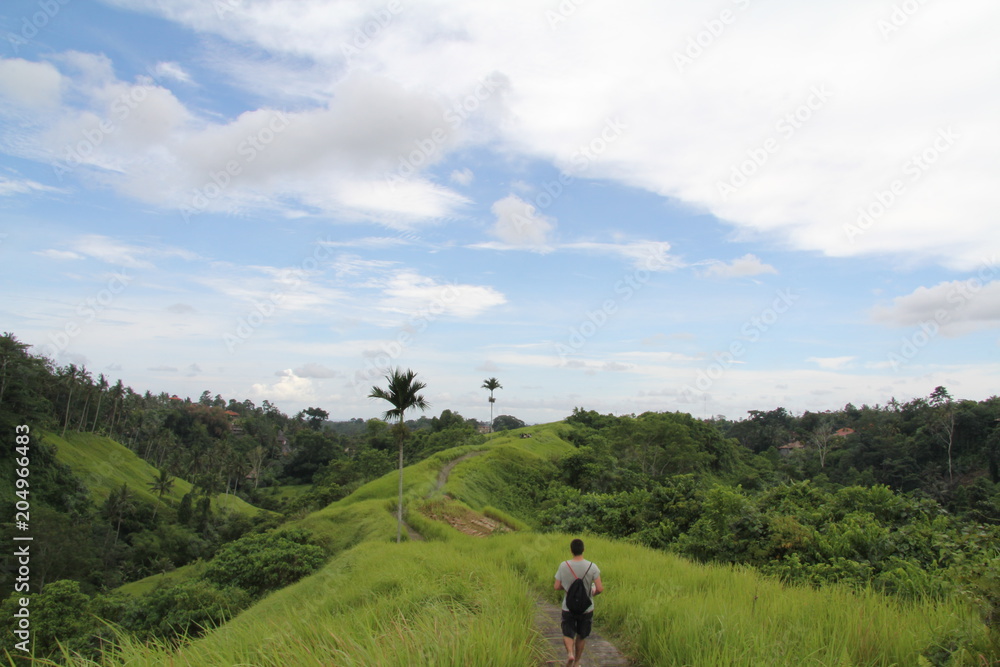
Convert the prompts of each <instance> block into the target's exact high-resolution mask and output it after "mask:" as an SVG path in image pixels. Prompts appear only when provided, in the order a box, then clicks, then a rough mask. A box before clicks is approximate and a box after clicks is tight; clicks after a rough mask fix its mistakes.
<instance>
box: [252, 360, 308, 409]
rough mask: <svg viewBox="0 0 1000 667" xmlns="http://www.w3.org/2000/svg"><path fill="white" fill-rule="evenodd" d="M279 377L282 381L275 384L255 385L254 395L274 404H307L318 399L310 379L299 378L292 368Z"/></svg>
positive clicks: (281, 373)
mask: <svg viewBox="0 0 1000 667" xmlns="http://www.w3.org/2000/svg"><path fill="white" fill-rule="evenodd" d="M279 375H280V376H281V379H280V380H278V381H277V382H275V383H273V384H267V383H263V382H261V383H254V384H253V386H252V392H253V395H254V396H257V397H260V398H266V399H267V400H269V401H272V402H274V401H289V402H294V403H296V404H307V403H310V402H313V401H314V400H315V399H316V391H315V389H314V387H313V383H312V380H310V379H309V378H304V377H299V376H298V375H296V374H295V372H294V371H293V370H291V369H290V368H289V369H286V370H284V371H281V372H280V373H279Z"/></svg>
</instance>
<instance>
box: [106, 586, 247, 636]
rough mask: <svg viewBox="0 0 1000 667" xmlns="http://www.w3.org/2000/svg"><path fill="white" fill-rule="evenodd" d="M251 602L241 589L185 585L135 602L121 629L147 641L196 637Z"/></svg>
mask: <svg viewBox="0 0 1000 667" xmlns="http://www.w3.org/2000/svg"><path fill="white" fill-rule="evenodd" d="M250 602H251V599H250V595H249V594H247V593H246V592H245V591H242V590H240V589H238V588H233V587H226V588H221V589H220V588H216V587H215V586H213V585H212V584H210V583H209V582H207V581H201V580H194V581H185V582H184V583H180V584H177V585H174V586H165V587H163V588H158V589H156V590H154V591H153V592H151V593H149V594H148V595H144V596H142V597H140V598H137V599H136V600H134V601H133V602H132V603H131V604H129V605H127V607H126V609H125V611H124V613H123V617H122V626H123V627H124V628H125V629H127V630H129V631H131V632H134V633H135V634H137V635H138V636H140V637H144V638H152V637H157V638H164V639H175V638H177V637H196V636H199V635H201V634H202V633H203V632H204V631H205V630H206V629H209V628H212V627H215V626H217V625H220V624H222V623H225V622H226V621H228V620H229V619H230V618H232V617H233V616H235V615H236V613H237V612H239V611H240V610H241V609H243V608H244V607H247V606H249V604H250Z"/></svg>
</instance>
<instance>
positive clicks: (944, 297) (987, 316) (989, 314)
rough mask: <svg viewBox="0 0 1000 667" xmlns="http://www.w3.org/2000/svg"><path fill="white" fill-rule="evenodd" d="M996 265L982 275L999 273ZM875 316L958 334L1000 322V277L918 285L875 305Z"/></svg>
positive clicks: (878, 319)
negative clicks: (989, 279)
mask: <svg viewBox="0 0 1000 667" xmlns="http://www.w3.org/2000/svg"><path fill="white" fill-rule="evenodd" d="M997 271H998V269H997V267H996V266H995V265H991V266H987V267H985V268H984V270H982V271H980V275H981V276H983V277H985V278H988V277H991V276H993V275H996V273H997ZM872 318H873V319H874V320H875V321H876V322H878V323H880V324H885V325H889V326H897V327H906V326H914V325H927V326H930V327H932V328H933V329H934V330H935V331H938V330H940V331H941V333H942V334H944V335H947V336H958V335H962V334H966V333H969V332H971V331H977V330H981V329H986V328H993V327H998V326H1000V281H997V280H992V281H988V282H984V280H982V279H980V278H970V279H968V280H952V281H947V282H942V283H938V284H937V285H934V286H933V287H918V288H917V289H915V290H914V291H913V292H911V293H910V294H906V295H903V296H899V297H896V298H895V299H893V300H892V303H891V304H888V305H880V306H877V307H875V308H874V309H872Z"/></svg>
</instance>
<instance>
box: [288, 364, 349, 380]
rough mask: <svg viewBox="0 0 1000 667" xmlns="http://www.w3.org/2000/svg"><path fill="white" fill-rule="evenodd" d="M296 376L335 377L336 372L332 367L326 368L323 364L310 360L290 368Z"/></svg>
mask: <svg viewBox="0 0 1000 667" xmlns="http://www.w3.org/2000/svg"><path fill="white" fill-rule="evenodd" d="M292 373H294V374H295V375H296V376H297V377H300V378H317V379H325V378H333V377H337V375H338V373H337V371H335V370H334V369H332V368H327V367H326V366H324V365H323V364H320V363H317V362H315V361H311V362H309V363H307V364H305V365H303V366H299V367H298V368H295V369H293V370H292Z"/></svg>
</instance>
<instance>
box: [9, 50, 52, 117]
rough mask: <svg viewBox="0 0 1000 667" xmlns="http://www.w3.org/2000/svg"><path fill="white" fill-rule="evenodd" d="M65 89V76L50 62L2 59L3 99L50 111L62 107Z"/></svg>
mask: <svg viewBox="0 0 1000 667" xmlns="http://www.w3.org/2000/svg"><path fill="white" fill-rule="evenodd" d="M61 88H62V75H61V74H59V70H57V69H56V68H55V67H53V66H52V65H50V64H49V63H38V62H31V61H28V60H22V59H21V58H0V99H2V98H6V99H8V100H10V101H11V102H14V103H15V104H17V105H18V106H21V107H26V108H42V109H46V108H50V107H54V106H55V105H56V104H58V102H59V99H60V94H61Z"/></svg>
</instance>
